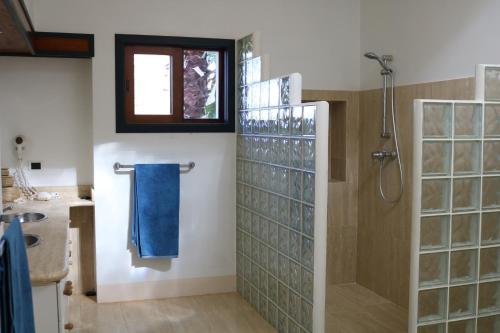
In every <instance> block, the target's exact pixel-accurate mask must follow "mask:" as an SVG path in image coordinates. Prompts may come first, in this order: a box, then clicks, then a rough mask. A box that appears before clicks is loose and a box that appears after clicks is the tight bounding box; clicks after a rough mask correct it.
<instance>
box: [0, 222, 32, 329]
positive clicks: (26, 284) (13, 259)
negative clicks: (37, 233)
mask: <svg viewBox="0 0 500 333" xmlns="http://www.w3.org/2000/svg"><path fill="white" fill-rule="evenodd" d="M2 241H4V245H3V254H2V256H1V258H0V285H1V288H0V292H1V296H0V302H1V304H0V307H1V321H2V333H12V332H15V333H35V320H34V315H33V298H32V295H31V279H30V272H29V266H28V257H27V255H26V247H25V245H24V237H23V232H22V230H21V224H20V223H19V221H18V220H17V219H16V220H14V221H13V222H12V223H10V226H9V227H8V228H7V230H6V231H5V233H4V235H3V237H2Z"/></svg>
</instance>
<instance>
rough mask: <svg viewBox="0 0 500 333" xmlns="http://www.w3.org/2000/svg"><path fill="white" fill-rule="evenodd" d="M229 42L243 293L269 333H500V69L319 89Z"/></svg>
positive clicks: (248, 45)
mask: <svg viewBox="0 0 500 333" xmlns="http://www.w3.org/2000/svg"><path fill="white" fill-rule="evenodd" d="M238 48H239V59H238V62H239V87H238V88H239V108H238V139H237V161H236V170H237V175H236V177H237V202H236V220H237V223H236V243H237V244H236V259H237V260H236V261H237V289H238V292H239V293H240V294H241V295H242V297H244V298H245V299H246V300H247V301H248V302H249V303H250V304H251V305H252V306H253V307H254V309H255V310H256V311H257V312H258V313H260V314H261V315H262V316H263V317H264V318H265V319H266V320H267V321H268V322H269V323H270V324H271V325H272V326H274V327H275V328H276V329H277V331H278V332H300V333H305V332H308V333H311V332H314V333H322V332H329V333H344V332H350V333H358V332H359V333H403V332H409V333H462V332H463V333H475V332H478V333H492V332H500V296H499V295H500V68H499V67H497V66H479V67H478V75H477V80H474V79H473V78H467V79H460V80H450V81H444V82H437V83H436V82H434V83H423V84H418V85H411V86H404V87H396V86H395V85H394V83H392V84H391V87H389V84H387V85H386V88H387V89H374V90H369V91H360V92H345V91H324V90H322V91H315V90H303V89H302V87H301V77H300V75H298V74H291V75H287V76H282V77H279V78H273V79H269V77H268V72H269V68H268V67H269V66H268V59H267V57H266V56H264V55H262V52H260V48H259V42H258V35H250V36H247V37H245V38H243V39H242V40H240V41H238ZM367 57H368V58H370V59H375V60H377V61H378V62H379V63H380V65H381V66H382V73H381V74H382V75H383V76H385V78H386V79H387V80H389V79H390V77H392V78H394V73H393V70H392V68H391V67H390V66H389V61H388V60H389V59H388V58H383V57H377V56H376V55H375V54H369V55H367ZM384 59H385V60H384ZM389 73H391V75H390V76H389ZM391 81H392V80H391ZM384 90H385V93H384ZM476 90H477V92H476ZM389 97H390V98H389ZM394 97H397V98H395V99H393V98H394ZM475 98H476V99H475ZM315 100H325V101H328V103H326V102H309V101H315ZM415 100H417V102H415ZM303 101H307V103H302V102H303ZM384 101H385V102H384ZM384 105H385V106H386V115H389V112H388V111H389V109H390V110H391V115H390V117H381V116H380V115H381V114H383V108H384ZM389 106H390V108H389ZM396 116H397V117H398V119H397V122H396V119H395V118H396ZM414 116H415V119H414ZM389 118H392V119H389ZM386 120H392V125H393V126H392V134H395V133H396V132H397V129H399V132H400V134H401V135H400V136H399V137H398V140H397V144H398V146H399V147H396V142H395V140H394V139H395V137H394V135H391V136H390V138H387V135H383V136H382V137H381V136H380V128H382V129H384V128H385V131H383V132H384V133H388V132H391V131H390V130H389V129H388V126H387V125H386V126H385V127H384V125H383V124H384V122H385V121H386ZM396 124H397V125H398V128H397V129H396V128H395V127H396V126H395V125H396ZM399 150H401V151H402V152H404V154H401V153H400V151H399ZM374 151H385V152H391V151H392V152H394V151H395V152H396V156H397V157H399V158H400V160H399V161H398V160H397V159H393V158H388V159H385V161H384V163H383V165H382V168H381V166H380V164H379V161H378V160H373V159H372V158H371V154H372V152H374ZM392 155H394V154H391V156H392ZM402 166H404V167H405V170H404V171H405V172H404V173H403V172H401V169H402ZM379 168H381V169H383V170H380V169H379ZM379 170H380V171H383V175H384V179H385V181H384V191H386V192H385V193H388V194H396V193H399V192H398V191H401V185H402V184H403V183H404V184H405V190H404V191H403V192H402V194H401V197H400V198H399V200H393V201H392V202H389V201H385V200H383V199H382V198H381V196H380V194H379V186H380V177H379Z"/></svg>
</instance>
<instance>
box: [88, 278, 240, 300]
mask: <svg viewBox="0 0 500 333" xmlns="http://www.w3.org/2000/svg"><path fill="white" fill-rule="evenodd" d="M234 291H236V276H235V275H229V276H215V277H205V278H192V279H177V280H163V281H146V282H138V283H117V284H107V285H98V286H97V301H98V302H99V303H113V302H127V301H138V300H148V299H160V298H171V297H182V296H194V295H207V294H218V293H228V292H234Z"/></svg>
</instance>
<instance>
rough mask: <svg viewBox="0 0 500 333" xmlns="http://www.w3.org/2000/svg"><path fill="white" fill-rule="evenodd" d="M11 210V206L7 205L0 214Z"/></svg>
mask: <svg viewBox="0 0 500 333" xmlns="http://www.w3.org/2000/svg"><path fill="white" fill-rule="evenodd" d="M12 208H13V207H12V205H7V206H5V207H4V208H3V209H2V212H3V213H5V212H6V211H8V210H12Z"/></svg>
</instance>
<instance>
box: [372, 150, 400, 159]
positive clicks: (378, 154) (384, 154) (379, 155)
mask: <svg viewBox="0 0 500 333" xmlns="http://www.w3.org/2000/svg"><path fill="white" fill-rule="evenodd" d="M396 157H398V153H397V152H395V151H386V150H380V151H374V152H372V159H374V160H379V161H383V160H384V159H386V158H390V159H395V158H396Z"/></svg>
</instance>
